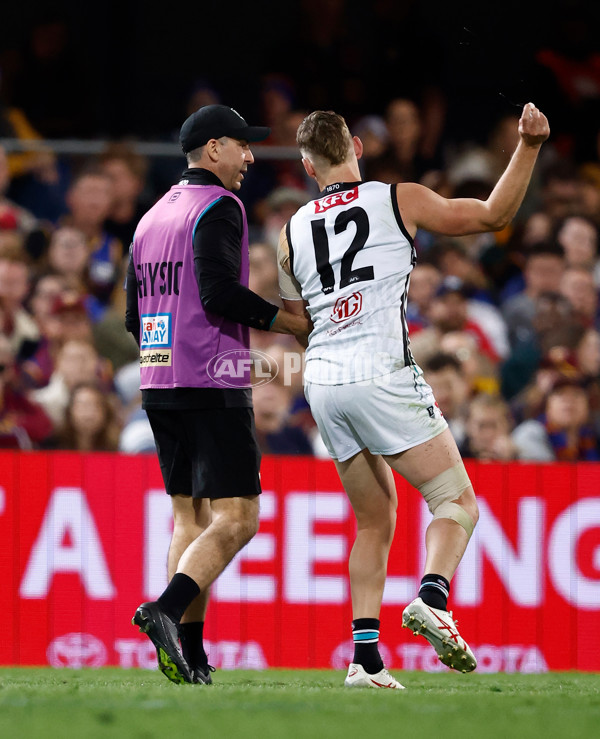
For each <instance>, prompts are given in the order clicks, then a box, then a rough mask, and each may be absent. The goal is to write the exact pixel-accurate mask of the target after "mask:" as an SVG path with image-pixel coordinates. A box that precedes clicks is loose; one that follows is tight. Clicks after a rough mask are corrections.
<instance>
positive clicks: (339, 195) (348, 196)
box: [315, 187, 358, 213]
mask: <svg viewBox="0 0 600 739" xmlns="http://www.w3.org/2000/svg"><path fill="white" fill-rule="evenodd" d="M357 198H358V187H353V188H352V189H351V190H344V192H336V193H334V194H333V195H327V196H326V197H324V198H321V199H320V200H315V213H323V212H324V211H326V210H328V209H329V208H333V207H335V206H336V205H347V204H348V203H351V202H352V201H353V200H356V199H357Z"/></svg>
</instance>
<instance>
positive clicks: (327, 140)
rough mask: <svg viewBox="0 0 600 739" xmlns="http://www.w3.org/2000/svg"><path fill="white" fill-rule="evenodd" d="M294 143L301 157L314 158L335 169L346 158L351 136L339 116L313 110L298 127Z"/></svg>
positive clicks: (344, 122)
mask: <svg viewBox="0 0 600 739" xmlns="http://www.w3.org/2000/svg"><path fill="white" fill-rule="evenodd" d="M296 143H297V144H298V147H299V149H300V151H301V152H302V155H303V156H306V157H308V158H309V159H311V158H314V157H316V158H317V159H318V160H320V161H321V162H323V163H324V164H328V165H329V166H331V167H335V166H337V165H339V164H343V163H344V162H345V161H346V159H347V158H348V154H349V152H350V150H351V147H352V135H351V134H350V131H349V129H348V126H347V124H346V121H345V120H344V119H343V118H342V116H341V115H338V114H337V113H334V112H333V111H332V110H315V111H314V113H311V114H310V115H307V116H306V118H305V119H304V120H303V121H302V123H301V124H300V125H299V126H298V133H297V134H296Z"/></svg>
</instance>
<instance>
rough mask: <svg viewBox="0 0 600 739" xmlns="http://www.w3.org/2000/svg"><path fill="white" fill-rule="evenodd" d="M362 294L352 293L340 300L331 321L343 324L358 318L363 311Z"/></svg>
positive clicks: (336, 304)
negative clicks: (355, 317)
mask: <svg viewBox="0 0 600 739" xmlns="http://www.w3.org/2000/svg"><path fill="white" fill-rule="evenodd" d="M362 303H363V299H362V294H361V293H360V292H355V293H352V295H349V296H347V297H345V298H338V299H337V300H336V301H335V305H334V306H333V311H332V313H331V315H330V316H329V319H330V320H331V321H333V322H334V323H342V322H343V321H347V320H349V319H350V318H354V316H357V315H358V314H359V313H360V312H361V310H362Z"/></svg>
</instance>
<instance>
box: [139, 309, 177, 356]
mask: <svg viewBox="0 0 600 739" xmlns="http://www.w3.org/2000/svg"><path fill="white" fill-rule="evenodd" d="M170 346H171V314H170V313H156V314H150V313H145V314H144V315H142V336H141V341H140V349H158V348H169V347H170Z"/></svg>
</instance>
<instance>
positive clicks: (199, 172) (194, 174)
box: [177, 167, 224, 187]
mask: <svg viewBox="0 0 600 739" xmlns="http://www.w3.org/2000/svg"><path fill="white" fill-rule="evenodd" d="M177 184H179V185H218V186H219V187H224V185H223V183H222V182H221V180H220V179H219V178H218V177H217V175H216V174H215V173H214V172H211V171H210V170H209V169H204V168H202V167H190V168H189V169H186V170H185V171H184V172H183V174H182V175H181V179H180V180H179V182H178V183H177Z"/></svg>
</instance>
